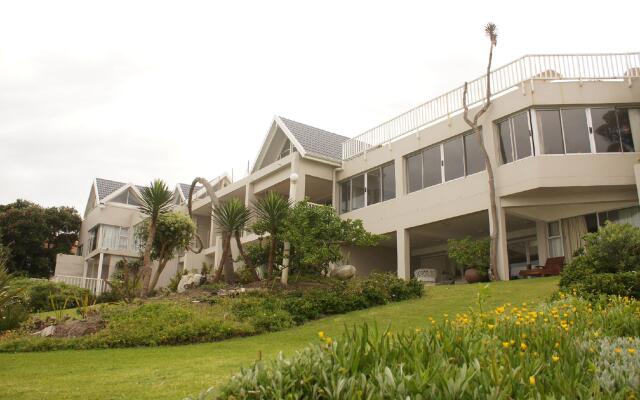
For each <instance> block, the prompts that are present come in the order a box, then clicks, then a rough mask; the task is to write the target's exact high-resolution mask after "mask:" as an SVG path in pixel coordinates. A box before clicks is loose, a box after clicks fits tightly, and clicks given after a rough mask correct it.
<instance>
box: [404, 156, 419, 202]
mask: <svg viewBox="0 0 640 400" xmlns="http://www.w3.org/2000/svg"><path fill="white" fill-rule="evenodd" d="M420 189H422V153H418V154H415V155H413V156H409V157H407V191H408V192H409V193H411V192H415V191H416V190H420Z"/></svg>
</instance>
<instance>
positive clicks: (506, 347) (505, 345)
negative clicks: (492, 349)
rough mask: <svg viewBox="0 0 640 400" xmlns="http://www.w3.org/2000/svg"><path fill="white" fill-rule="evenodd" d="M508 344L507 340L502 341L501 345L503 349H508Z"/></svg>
mask: <svg viewBox="0 0 640 400" xmlns="http://www.w3.org/2000/svg"><path fill="white" fill-rule="evenodd" d="M509 346H510V344H509V342H502V347H504V348H505V349H508V348H509Z"/></svg>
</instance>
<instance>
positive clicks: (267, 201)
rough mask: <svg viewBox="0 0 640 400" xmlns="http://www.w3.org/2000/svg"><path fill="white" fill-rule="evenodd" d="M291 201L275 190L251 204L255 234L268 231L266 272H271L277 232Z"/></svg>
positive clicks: (281, 227)
mask: <svg viewBox="0 0 640 400" xmlns="http://www.w3.org/2000/svg"><path fill="white" fill-rule="evenodd" d="M290 206H291V202H290V201H289V200H287V199H285V198H284V197H283V196H282V195H281V194H279V193H277V192H269V193H267V195H266V196H265V197H263V198H261V199H259V200H258V201H256V202H255V203H254V204H253V207H254V208H255V212H256V216H257V219H258V220H257V221H256V223H255V224H253V230H254V232H256V233H257V234H260V235H261V234H264V233H269V235H270V238H269V255H268V258H267V273H268V275H269V276H270V275H271V274H272V273H273V264H274V258H275V254H276V247H277V245H278V240H279V236H278V235H279V234H280V232H281V231H282V229H283V227H284V223H285V220H286V218H287V216H288V215H289V207H290Z"/></svg>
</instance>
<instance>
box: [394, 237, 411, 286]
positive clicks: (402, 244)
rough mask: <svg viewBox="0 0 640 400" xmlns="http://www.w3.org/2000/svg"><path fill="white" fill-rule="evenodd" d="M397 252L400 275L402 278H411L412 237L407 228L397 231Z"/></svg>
mask: <svg viewBox="0 0 640 400" xmlns="http://www.w3.org/2000/svg"><path fill="white" fill-rule="evenodd" d="M396 241H397V245H396V252H397V256H398V277H399V278H401V279H405V280H407V279H410V278H411V238H410V237H409V231H408V230H407V229H398V230H397V231H396Z"/></svg>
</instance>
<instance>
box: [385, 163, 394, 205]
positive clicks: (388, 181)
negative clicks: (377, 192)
mask: <svg viewBox="0 0 640 400" xmlns="http://www.w3.org/2000/svg"><path fill="white" fill-rule="evenodd" d="M395 197H396V166H395V164H394V163H391V164H388V165H385V166H384V167H382V200H383V201H384V200H391V199H394V198H395Z"/></svg>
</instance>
